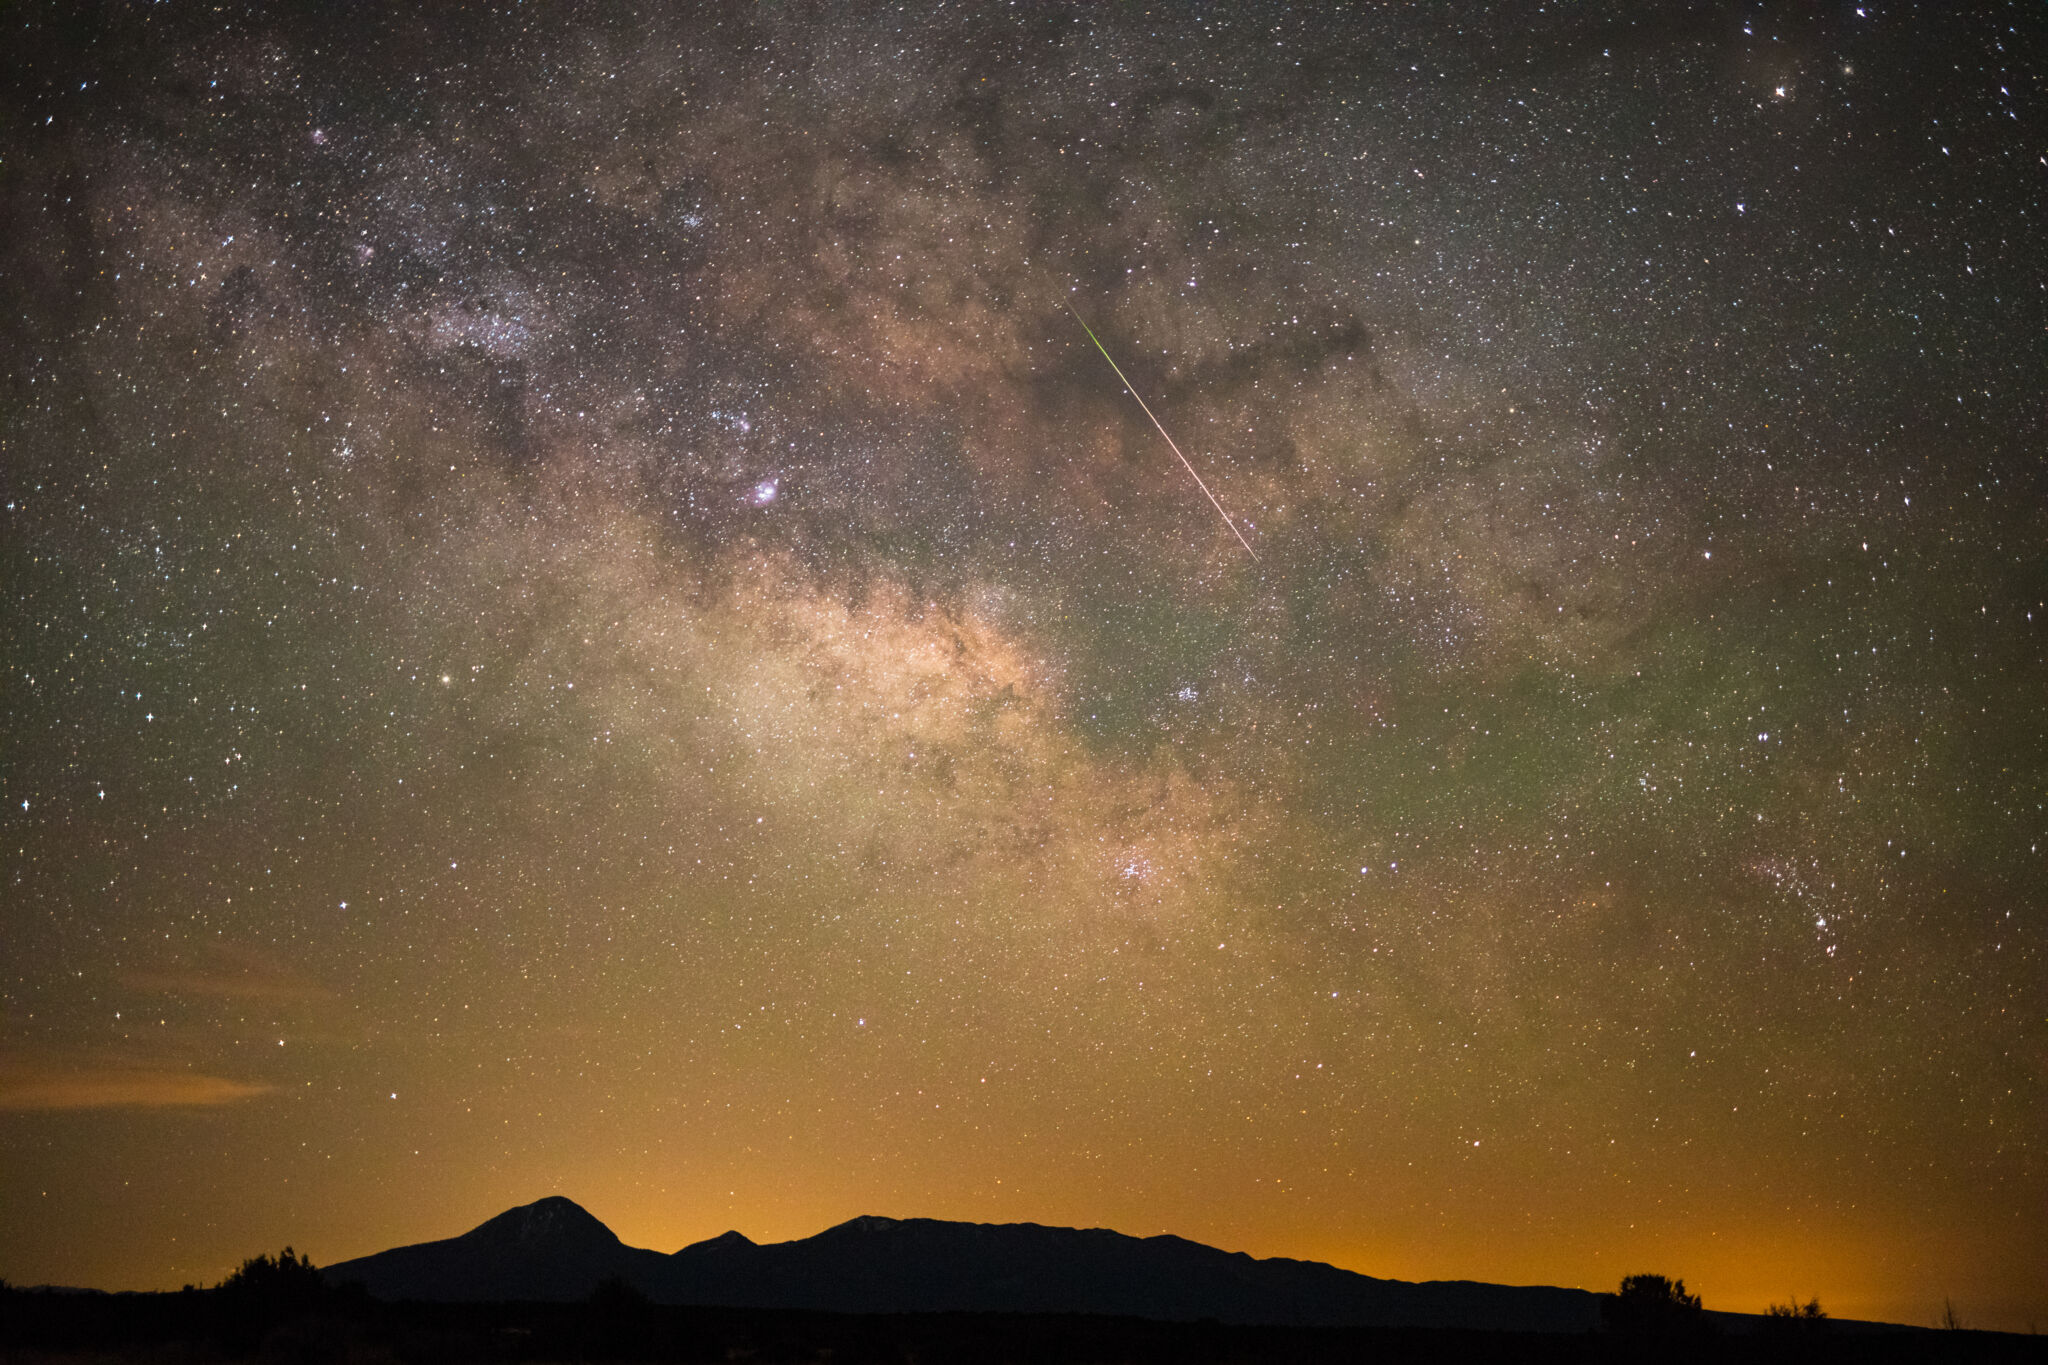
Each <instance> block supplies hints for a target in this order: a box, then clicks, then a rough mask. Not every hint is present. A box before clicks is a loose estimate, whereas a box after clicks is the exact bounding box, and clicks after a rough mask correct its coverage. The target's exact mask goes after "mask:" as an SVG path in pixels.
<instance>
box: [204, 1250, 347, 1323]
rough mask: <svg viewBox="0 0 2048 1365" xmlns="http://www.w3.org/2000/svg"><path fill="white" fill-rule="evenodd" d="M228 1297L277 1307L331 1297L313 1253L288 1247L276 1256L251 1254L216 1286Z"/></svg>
mask: <svg viewBox="0 0 2048 1365" xmlns="http://www.w3.org/2000/svg"><path fill="white" fill-rule="evenodd" d="M216 1288H217V1290H218V1292H219V1293H220V1294H221V1295H222V1296H223V1297H224V1298H228V1299H233V1300H237V1301H239V1302H243V1303H249V1304H261V1305H264V1306H266V1307H273V1308H297V1307H303V1306H306V1305H310V1304H315V1303H318V1302H319V1301H320V1300H322V1299H324V1298H326V1297H327V1281H326V1280H324V1279H322V1278H321V1277H320V1271H319V1270H318V1268H316V1267H315V1266H314V1264H313V1262H312V1260H311V1258H309V1257H305V1256H301V1255H299V1254H298V1253H297V1252H295V1251H293V1250H292V1249H291V1248H290V1247H286V1248H285V1249H284V1250H283V1251H281V1252H279V1253H278V1254H277V1255H276V1256H275V1257H270V1256H251V1257H250V1258H249V1259H248V1260H246V1261H244V1262H242V1265H241V1268H240V1269H238V1270H236V1271H235V1272H234V1274H232V1275H230V1276H228V1277H227V1278H226V1279H225V1280H222V1281H221V1282H220V1284H219V1285H218V1286H217V1287H216Z"/></svg>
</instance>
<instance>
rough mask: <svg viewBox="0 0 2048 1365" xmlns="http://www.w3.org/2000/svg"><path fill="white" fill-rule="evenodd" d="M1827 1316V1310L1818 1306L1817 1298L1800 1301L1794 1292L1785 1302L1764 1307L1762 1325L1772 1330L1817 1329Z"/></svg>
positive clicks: (1809, 1330)
mask: <svg viewBox="0 0 2048 1365" xmlns="http://www.w3.org/2000/svg"><path fill="white" fill-rule="evenodd" d="M1827 1318H1828V1313H1827V1310H1826V1309H1825V1308H1822V1307H1821V1306H1820V1300H1819V1299H1808V1300H1807V1301H1806V1302H1805V1303H1801V1302H1800V1301H1799V1296H1798V1295H1796V1294H1795V1295H1793V1296H1792V1298H1791V1299H1790V1300H1789V1301H1787V1302H1785V1303H1774V1304H1772V1305H1771V1306H1770V1307H1768V1308H1766V1309H1764V1327H1765V1329H1766V1330H1768V1331H1773V1332H1788V1331H1808V1332H1811V1331H1817V1330H1818V1329H1819V1328H1820V1325H1821V1324H1822V1323H1824V1322H1826V1321H1827Z"/></svg>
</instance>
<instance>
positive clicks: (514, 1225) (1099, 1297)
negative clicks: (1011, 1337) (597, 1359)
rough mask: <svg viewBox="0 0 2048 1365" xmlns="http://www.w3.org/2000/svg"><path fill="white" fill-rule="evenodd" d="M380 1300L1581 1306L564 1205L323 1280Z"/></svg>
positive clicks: (1120, 1309)
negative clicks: (662, 1219)
mask: <svg viewBox="0 0 2048 1365" xmlns="http://www.w3.org/2000/svg"><path fill="white" fill-rule="evenodd" d="M322 1274H324V1275H325V1276H326V1277H327V1279H328V1281H329V1282H330V1283H333V1284H351V1283H353V1284H361V1285H362V1286H363V1287H364V1288H365V1289H367V1290H368V1291H369V1292H370V1293H371V1294H373V1295H375V1296H376V1297H378V1298H381V1299H393V1300H398V1299H419V1300H427V1301H443V1302H509V1301H514V1300H537V1301H548V1300H552V1301H567V1300H577V1299H584V1298H588V1297H589V1296H590V1293H591V1291H592V1290H594V1289H595V1288H596V1287H597V1286H598V1285H599V1284H600V1283H602V1282H604V1281H605V1280H608V1279H612V1278H614V1277H616V1278H618V1279H620V1280H623V1281H625V1282H626V1283H627V1284H630V1285H632V1286H633V1287H635V1288H636V1289H638V1290H639V1291H640V1292H641V1293H643V1294H645V1295H646V1296H647V1297H648V1298H649V1299H652V1300H653V1301H655V1302H656V1303H671V1304H699V1305H718V1306H725V1307H735V1308H800V1309H819V1310H827V1311H835V1312H842V1313H928V1312H949V1311H972V1312H1014V1313H1104V1314H1120V1315H1126V1316H1131V1317H1143V1318H1157V1319H1164V1320H1169V1321H1196V1320H1199V1319H1204V1318H1213V1319H1216V1320H1218V1321H1221V1322H1231V1323H1259V1324H1290V1325H1302V1326H1388V1327H1392V1326H1403V1327H1467V1328H1489V1329H1495V1330H1506V1331H1548V1332H1579V1331H1585V1330H1588V1329H1590V1328H1592V1327H1593V1326H1594V1325H1595V1324H1596V1323H1597V1322H1598V1321H1599V1316H1600V1312H1599V1301H1600V1296H1598V1295H1595V1294H1590V1293H1587V1292H1586V1291H1584V1290H1579V1289H1556V1288H1548V1287H1542V1286H1509V1285H1495V1284H1480V1283H1476V1282H1473V1281H1469V1280H1436V1281H1429V1282H1425V1283H1420V1284H1416V1283H1410V1282H1408V1281H1404V1280H1381V1279H1375V1278H1373V1277H1371V1276H1368V1275H1359V1274H1355V1273H1353V1272H1351V1271H1348V1270H1339V1269H1338V1268H1337V1267H1335V1266H1331V1265H1325V1264H1323V1263H1321V1262H1319V1261H1295V1260H1288V1259H1285V1258H1279V1257H1276V1258H1273V1259H1269V1260H1258V1259H1255V1258H1253V1257H1251V1256H1247V1255H1245V1254H1244V1253H1242V1252H1229V1251H1219V1250H1218V1249H1216V1248H1215V1247H1211V1246H1204V1245H1202V1244H1201V1243H1199V1242H1190V1241H1188V1240H1186V1239H1185V1238H1181V1237H1173V1236H1160V1237H1129V1236H1126V1235H1124V1234H1123V1233H1120V1232H1110V1231H1108V1230H1106V1229H1102V1228H1090V1229H1080V1228H1059V1227H1043V1226H1041V1225H1039V1224H1037V1223H1002V1224H991V1223H953V1222H943V1221H940V1220H937V1219H931V1218H904V1219H897V1218H876V1217H864V1218H855V1219H852V1220H850V1221H848V1222H844V1223H841V1224H839V1225H838V1226H837V1227H831V1228H827V1229H826V1230H825V1231H823V1232H821V1233H818V1234H817V1235H816V1236H814V1237H805V1238H800V1239H798V1240H796V1241H791V1242H775V1243H770V1244H767V1245H759V1244H756V1243H754V1242H752V1241H749V1240H748V1239H747V1238H746V1237H744V1236H742V1235H741V1234H739V1233H738V1232H727V1233H724V1234H722V1235H720V1236H718V1237H713V1238H710V1239H709V1240H707V1241H702V1242H695V1243H692V1244H691V1245H689V1246H686V1247H684V1248H683V1249H682V1250H680V1251H677V1252H675V1253H673V1254H671V1255H663V1254H662V1253H660V1252H658V1251H648V1250H644V1249H642V1248H638V1247H629V1246H627V1245H626V1244H625V1243H623V1242H621V1241H620V1240H619V1239H618V1238H617V1237H616V1236H615V1235H614V1234H613V1233H612V1231H611V1229H610V1228H607V1227H606V1226H605V1225H604V1224H603V1223H601V1222H599V1221H598V1220H597V1219H596V1218H594V1217H592V1216H591V1215H590V1214H589V1213H587V1212H585V1211H584V1210H583V1208H581V1207H580V1206H579V1205H577V1204H576V1203H574V1202H573V1201H571V1200H568V1199H563V1198H560V1197H559V1196H557V1197H552V1198H548V1199H543V1200H541V1201H539V1202H538V1203H534V1204H527V1205H525V1206H523V1207H521V1208H516V1209H511V1210H509V1211H507V1212H505V1213H501V1214H499V1215H498V1216H497V1217H496V1218H493V1219H491V1220H490V1221H489V1222H487V1223H484V1224H482V1225H481V1226H479V1227H477V1228H475V1229H473V1230H471V1231H469V1232H466V1233H464V1234H463V1235H462V1236H460V1237H451V1238H449V1239H447V1240H445V1241H440V1242H424V1243H421V1244H419V1245H416V1246H405V1247H397V1248H394V1249H392V1250H390V1251H383V1252H378V1253H377V1254H375V1255H373V1256H364V1257H361V1258H359V1259H356V1260H352V1261H343V1262H341V1263H339V1264H337V1265H331V1266H328V1267H326V1269H325V1270H323V1271H322Z"/></svg>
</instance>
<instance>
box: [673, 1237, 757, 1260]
mask: <svg viewBox="0 0 2048 1365" xmlns="http://www.w3.org/2000/svg"><path fill="white" fill-rule="evenodd" d="M753 1245H754V1239H753V1238H751V1237H749V1236H747V1235H746V1234H745V1233H743V1232H739V1231H730V1232H721V1233H719V1234H718V1235H717V1236H716V1237H706V1238H705V1239H704V1240H703V1241H701V1242H692V1243H690V1244H689V1245H688V1246H686V1247H684V1248H683V1249H682V1250H681V1251H678V1252H677V1253H676V1255H678V1256H702V1255H708V1254H716V1253H718V1252H721V1251H740V1250H744V1249H745V1248H747V1247H751V1246H753Z"/></svg>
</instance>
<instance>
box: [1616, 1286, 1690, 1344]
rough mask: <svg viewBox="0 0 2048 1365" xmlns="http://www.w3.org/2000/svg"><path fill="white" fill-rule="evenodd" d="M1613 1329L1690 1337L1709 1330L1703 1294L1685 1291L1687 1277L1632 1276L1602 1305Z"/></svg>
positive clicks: (1623, 1332) (1638, 1334)
mask: <svg viewBox="0 0 2048 1365" xmlns="http://www.w3.org/2000/svg"><path fill="white" fill-rule="evenodd" d="M1600 1315H1601V1316H1602V1317H1603V1318H1605V1319H1606V1320H1607V1325H1608V1327H1609V1328H1610V1329H1612V1330H1613V1331H1615V1332H1617V1333H1619V1334H1621V1335H1624V1336H1631V1337H1658V1338H1673V1337H1691V1336H1698V1335H1700V1334H1701V1333H1702V1332H1704V1331H1705V1330H1706V1314H1705V1312H1704V1311H1703V1310H1702V1309H1701V1308H1700V1296H1699V1295H1697V1294H1688V1293H1686V1292H1685V1281H1684V1280H1668V1279H1666V1278H1664V1277H1663V1276H1662V1275H1629V1276H1626V1277H1624V1278H1623V1279H1622V1282H1621V1292H1619V1293H1618V1294H1616V1295H1615V1296H1614V1297H1613V1298H1610V1299H1608V1300H1606V1301H1605V1302H1603V1303H1602V1304H1601V1305H1600Z"/></svg>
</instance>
